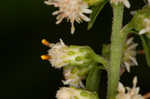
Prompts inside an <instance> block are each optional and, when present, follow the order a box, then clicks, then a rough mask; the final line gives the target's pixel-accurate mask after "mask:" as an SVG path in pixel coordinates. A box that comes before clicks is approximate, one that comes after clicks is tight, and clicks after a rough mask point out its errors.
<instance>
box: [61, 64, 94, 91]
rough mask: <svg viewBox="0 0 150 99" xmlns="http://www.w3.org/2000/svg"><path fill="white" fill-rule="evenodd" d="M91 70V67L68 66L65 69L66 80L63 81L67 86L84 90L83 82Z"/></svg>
mask: <svg viewBox="0 0 150 99" xmlns="http://www.w3.org/2000/svg"><path fill="white" fill-rule="evenodd" d="M90 68H91V66H87V67H83V66H82V67H79V66H76V67H75V66H66V67H64V70H63V74H64V78H65V80H64V81H63V83H64V84H65V85H70V86H74V87H76V88H79V87H82V88H84V85H83V83H82V80H84V79H85V78H86V76H87V74H88V72H89V70H90Z"/></svg>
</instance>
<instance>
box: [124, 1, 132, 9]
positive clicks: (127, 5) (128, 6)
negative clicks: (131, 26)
mask: <svg viewBox="0 0 150 99" xmlns="http://www.w3.org/2000/svg"><path fill="white" fill-rule="evenodd" d="M123 4H124V5H125V7H127V8H130V3H129V1H128V0H123Z"/></svg>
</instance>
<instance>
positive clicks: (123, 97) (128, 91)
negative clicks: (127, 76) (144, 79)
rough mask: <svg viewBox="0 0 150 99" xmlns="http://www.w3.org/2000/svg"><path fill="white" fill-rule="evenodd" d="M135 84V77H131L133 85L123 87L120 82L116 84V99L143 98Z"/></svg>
mask: <svg viewBox="0 0 150 99" xmlns="http://www.w3.org/2000/svg"><path fill="white" fill-rule="evenodd" d="M136 85H137V77H134V79H133V87H132V88H129V87H124V85H123V84H122V83H121V82H120V83H119V86H118V94H117V96H116V99H144V97H143V96H142V95H141V94H139V90H140V88H139V87H136Z"/></svg>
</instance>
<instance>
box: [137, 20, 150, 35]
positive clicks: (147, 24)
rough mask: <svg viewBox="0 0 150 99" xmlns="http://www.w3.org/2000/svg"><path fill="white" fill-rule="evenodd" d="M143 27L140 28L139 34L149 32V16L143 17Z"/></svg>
mask: <svg viewBox="0 0 150 99" xmlns="http://www.w3.org/2000/svg"><path fill="white" fill-rule="evenodd" d="M143 24H144V26H145V28H144V29H142V30H140V32H139V34H140V35H142V34H145V33H150V18H145V19H144V22H143Z"/></svg>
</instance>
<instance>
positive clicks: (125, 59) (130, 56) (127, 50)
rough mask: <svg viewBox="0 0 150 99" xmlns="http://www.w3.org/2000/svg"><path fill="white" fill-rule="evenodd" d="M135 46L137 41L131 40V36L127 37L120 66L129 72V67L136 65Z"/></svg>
mask: <svg viewBox="0 0 150 99" xmlns="http://www.w3.org/2000/svg"><path fill="white" fill-rule="evenodd" d="M136 47H137V43H134V42H133V38H128V39H127V40H126V42H125V45H124V49H123V56H122V64H121V66H122V67H125V68H126V70H127V71H128V72H130V67H131V66H134V65H138V63H137V61H136Z"/></svg>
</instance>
